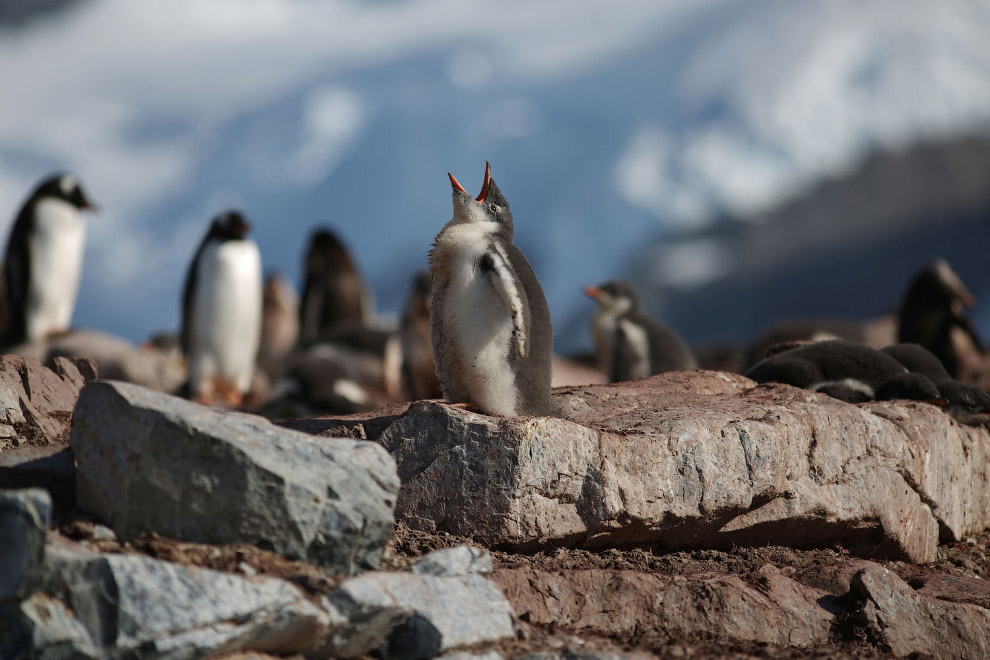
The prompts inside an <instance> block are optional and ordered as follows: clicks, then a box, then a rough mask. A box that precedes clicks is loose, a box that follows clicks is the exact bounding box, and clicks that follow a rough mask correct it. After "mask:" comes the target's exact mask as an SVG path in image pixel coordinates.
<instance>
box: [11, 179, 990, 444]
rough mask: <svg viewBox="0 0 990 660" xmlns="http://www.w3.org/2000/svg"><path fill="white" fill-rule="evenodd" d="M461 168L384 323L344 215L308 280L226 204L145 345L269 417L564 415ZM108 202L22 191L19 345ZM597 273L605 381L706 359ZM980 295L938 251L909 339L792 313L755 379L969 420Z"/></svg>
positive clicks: (50, 322) (63, 287)
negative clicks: (431, 407)
mask: <svg viewBox="0 0 990 660" xmlns="http://www.w3.org/2000/svg"><path fill="white" fill-rule="evenodd" d="M448 178H449V180H450V184H451V196H452V202H453V214H452V217H451V219H450V220H449V222H447V223H446V224H445V225H444V226H443V228H442V229H441V230H440V232H439V233H438V234H437V235H436V238H435V240H434V243H433V247H432V249H431V250H430V251H429V255H428V256H429V271H428V272H427V271H424V272H421V273H418V274H416V276H415V277H414V279H413V282H412V287H411V288H410V293H409V298H408V301H407V303H406V306H405V309H404V310H403V312H402V316H401V321H400V324H399V328H398V330H397V331H392V330H390V329H388V328H383V327H380V326H379V325H378V324H377V321H376V319H375V317H374V313H373V309H374V303H373V296H372V293H371V290H370V288H369V287H368V286H367V284H366V283H365V281H364V279H363V277H362V276H361V273H360V271H359V269H358V267H357V263H356V261H355V260H354V258H353V257H352V256H351V254H350V252H349V251H348V249H347V247H346V245H345V243H344V242H343V241H342V240H341V238H340V237H339V236H338V235H337V234H335V233H334V232H333V231H332V230H331V229H330V228H327V227H320V228H317V229H316V230H315V231H314V232H313V233H312V235H311V237H310V240H309V245H308V247H307V250H306V252H305V257H304V259H303V272H302V273H301V275H302V278H301V281H302V282H303V290H302V295H301V297H297V296H296V294H295V291H294V290H293V288H292V285H291V283H290V282H289V281H288V280H287V279H286V278H285V277H283V276H280V275H278V274H269V275H268V277H267V279H263V273H262V266H261V263H262V262H261V253H260V250H259V247H258V245H257V244H256V243H255V242H254V241H253V240H252V239H251V238H250V236H249V234H250V224H249V223H248V221H247V219H246V218H245V216H244V214H243V213H241V212H239V211H236V210H229V211H226V212H223V213H221V214H219V215H217V216H216V217H215V218H213V219H212V221H211V222H210V224H209V226H208V228H207V231H206V233H205V235H204V236H203V238H202V240H201V241H200V243H199V245H198V247H197V249H196V251H195V253H194V255H193V256H192V259H191V260H190V263H189V266H188V270H187V273H186V277H185V283H184V286H183V290H182V296H181V319H180V329H179V332H178V336H175V335H171V336H170V335H168V334H167V333H165V334H161V333H160V334H158V335H156V336H155V340H154V341H153V342H150V343H149V344H148V345H147V346H148V350H155V351H160V352H162V353H163V354H168V355H169V356H173V354H175V353H178V352H179V351H181V359H182V360H183V361H184V364H185V367H186V373H187V380H186V383H185V385H184V386H183V387H182V388H181V390H180V391H179V393H182V394H184V395H186V396H188V397H190V398H192V399H195V400H197V401H200V402H202V403H206V404H214V405H223V406H228V407H244V408H248V409H253V410H258V411H260V412H262V413H263V414H267V415H270V416H273V417H290V416H303V415H310V414H321V413H349V412H357V411H361V410H368V409H371V408H373V407H375V406H376V405H379V404H382V403H385V402H389V401H402V400H415V399H423V398H440V397H443V398H445V399H447V400H448V401H449V402H450V403H453V404H455V405H460V406H463V407H467V408H471V409H475V410H477V411H480V412H482V413H486V414H490V415H500V416H552V415H559V414H560V412H561V410H560V406H559V405H558V404H557V402H556V401H555V400H554V399H553V397H552V395H551V371H552V368H551V365H552V361H553V326H552V323H551V319H550V312H549V308H548V306H547V301H546V297H545V295H544V293H543V289H542V287H541V285H540V282H539V279H538V278H537V276H536V274H535V272H534V271H533V268H532V267H531V266H530V264H529V262H528V260H527V259H526V256H525V255H524V254H523V252H522V251H521V250H520V249H519V248H518V247H517V246H516V245H515V244H514V243H513V237H514V219H513V214H512V210H511V208H510V206H509V202H508V200H507V199H506V197H505V195H504V194H503V193H502V191H501V190H500V189H499V187H498V185H497V184H496V183H495V180H494V179H493V178H492V175H491V166H490V165H489V164H487V163H486V166H485V174H484V179H483V181H482V186H481V192H480V193H479V194H478V195H477V196H472V195H471V194H470V193H468V192H467V191H466V190H465V189H464V187H463V186H462V185H461V184H460V182H459V181H458V180H457V179H456V178H455V177H454V175H453V174H449V173H448ZM95 209H96V206H95V204H93V203H92V201H91V200H90V198H89V197H88V195H87V193H86V192H85V191H84V189H83V187H82V185H81V184H80V182H79V181H78V180H77V179H76V178H75V177H74V176H73V175H71V174H56V175H54V176H51V177H49V178H47V179H45V180H43V181H42V182H41V183H40V184H38V186H37V187H36V188H35V189H34V191H33V192H32V193H31V194H30V195H29V197H28V199H27V200H26V201H25V202H24V204H23V205H22V207H21V208H20V210H19V212H18V213H17V215H16V216H15V219H14V223H13V225H12V228H11V230H10V233H9V236H8V239H7V245H6V250H5V254H4V264H3V271H2V273H3V281H2V285H3V289H2V291H3V307H2V315H0V333H2V341H3V345H4V348H5V350H6V351H9V352H16V351H18V350H21V347H22V346H27V345H32V344H33V345H38V344H39V343H41V344H43V343H44V342H46V341H52V339H53V338H55V337H58V336H61V335H64V334H66V333H69V332H70V324H71V320H72V315H73V311H74V308H75V304H76V297H77V293H78V290H79V282H80V276H81V271H82V261H83V252H84V248H85V236H86V226H85V221H84V218H83V211H87V210H95ZM584 291H585V293H586V294H587V295H588V296H589V297H590V298H591V299H592V300H593V301H594V303H595V304H596V309H595V311H594V313H593V314H592V315H591V333H590V335H591V339H592V342H593V345H594V353H595V361H596V362H597V365H598V368H599V369H600V371H601V373H602V374H604V376H605V378H606V379H607V380H608V381H609V382H619V381H625V380H632V379H640V378H646V377H649V376H651V375H654V374H658V373H662V372H665V371H679V370H689V369H696V368H698V365H699V360H698V358H697V357H696V356H695V355H694V354H693V353H692V351H691V349H690V348H689V347H688V345H687V344H686V342H685V341H684V340H683V339H682V338H681V337H680V336H679V335H678V334H677V333H676V331H675V330H673V329H672V328H670V327H668V326H666V325H664V324H663V323H661V322H659V321H658V320H656V319H653V318H651V317H649V316H648V315H647V314H646V313H644V311H643V309H642V305H641V303H640V298H639V295H638V294H637V292H636V290H635V289H634V288H633V286H632V285H631V284H630V283H628V282H623V281H610V282H606V283H604V284H600V285H598V286H587V287H586V288H585V289H584ZM973 304H974V299H973V296H972V294H970V293H969V291H968V290H967V289H966V287H965V285H964V284H963V283H962V281H961V279H960V278H959V276H958V275H956V273H954V272H953V271H952V269H951V268H950V267H949V265H948V264H947V263H946V262H944V261H936V262H934V263H932V264H930V265H928V266H926V267H925V268H924V269H922V270H921V271H920V272H919V273H918V274H917V276H916V277H915V278H914V279H913V280H912V281H911V282H910V283H909V285H908V287H907V291H906V294H905V296H904V299H903V301H902V303H901V305H900V308H899V309H898V311H897V323H896V325H897V337H896V341H897V343H894V344H891V345H887V346H885V347H884V348H882V349H877V348H873V347H870V346H868V345H866V343H865V342H866V335H865V333H864V330H863V327H862V326H859V325H858V324H855V323H852V322H848V321H841V320H815V321H808V320H798V321H789V322H785V323H782V324H779V325H777V326H775V327H773V328H771V329H769V330H768V331H767V332H766V333H765V334H764V335H763V336H761V337H759V338H757V339H756V340H755V342H754V343H753V345H752V347H751V348H750V350H749V353H748V355H746V356H744V357H741V358H740V359H739V361H738V362H735V363H736V364H746V365H747V366H746V367H745V369H744V371H745V375H746V376H748V377H749V378H751V379H752V380H754V381H756V382H757V383H768V382H776V383H785V384H789V385H792V386H795V387H800V388H804V389H807V390H811V391H814V392H819V393H822V394H826V395H828V396H831V397H834V398H837V399H841V400H843V401H846V402H849V403H860V402H864V401H870V400H889V399H909V400H915V401H923V402H927V403H930V404H932V405H937V406H940V407H943V408H944V409H945V410H946V411H947V412H948V413H949V414H951V415H953V416H954V417H955V418H956V419H957V420H959V421H961V422H964V423H967V424H986V423H990V394H988V393H987V392H985V391H984V390H983V389H981V388H980V387H977V386H976V385H974V384H973V382H976V381H977V380H978V378H979V377H980V374H981V373H982V372H983V369H982V358H983V346H982V343H981V341H980V339H979V334H978V332H977V330H976V328H975V327H974V325H973V323H972V321H971V320H970V318H969V317H968V316H967V314H966V311H965V310H966V308H967V307H972V305H973ZM718 359H719V360H721V361H722V363H727V360H726V356H720V357H719V358H718ZM728 361H729V362H731V360H728Z"/></svg>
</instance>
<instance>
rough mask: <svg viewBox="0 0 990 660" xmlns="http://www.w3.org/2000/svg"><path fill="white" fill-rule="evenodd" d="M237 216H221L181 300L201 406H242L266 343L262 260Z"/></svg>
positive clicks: (185, 346) (185, 343)
mask: <svg viewBox="0 0 990 660" xmlns="http://www.w3.org/2000/svg"><path fill="white" fill-rule="evenodd" d="M249 231H250V225H248V223H247V221H246V220H245V219H244V217H243V216H242V215H241V214H240V213H239V212H237V211H227V212H225V213H222V214H221V215H219V216H217V217H216V218H215V219H214V220H213V222H212V224H211V225H210V229H209V231H208V232H207V233H206V236H205V237H204V238H203V241H202V242H201V243H200V245H199V248H198V249H197V250H196V254H195V256H194V257H193V260H192V263H191V264H190V265H189V271H188V273H187V274H186V283H185V287H184V288H183V294H182V333H181V343H182V350H183V352H184V353H185V355H186V357H187V359H188V361H189V383H188V385H189V392H190V395H191V396H192V397H193V398H194V399H195V400H197V401H199V402H201V403H213V402H214V401H215V400H216V399H217V398H219V400H220V401H222V402H223V403H225V404H228V405H233V406H236V405H240V404H241V401H242V400H243V398H244V394H245V393H246V392H247V391H248V389H249V387H250V385H251V379H252V376H253V375H254V368H255V359H256V357H257V355H258V344H259V342H260V339H261V305H262V291H261V254H260V253H259V251H258V246H257V245H256V244H255V242H254V241H252V240H251V239H249V238H248V237H247V234H248V232H249Z"/></svg>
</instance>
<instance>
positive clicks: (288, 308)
mask: <svg viewBox="0 0 990 660" xmlns="http://www.w3.org/2000/svg"><path fill="white" fill-rule="evenodd" d="M298 340H299V296H298V295H297V294H296V290H295V288H294V287H293V286H292V282H290V281H289V280H288V279H287V278H285V277H284V276H282V275H281V274H278V273H272V274H270V275H269V276H268V277H267V278H266V279H265V286H264V293H263V295H262V306H261V348H260V349H259V351H258V366H259V367H260V368H261V370H262V371H263V372H264V373H265V374H266V375H267V377H268V379H269V382H274V381H275V380H276V379H277V378H278V377H279V376H281V375H282V373H283V372H284V369H285V360H286V358H288V357H289V354H290V353H292V349H294V348H295V346H296V342H297V341H298Z"/></svg>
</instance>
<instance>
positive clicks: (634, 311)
mask: <svg viewBox="0 0 990 660" xmlns="http://www.w3.org/2000/svg"><path fill="white" fill-rule="evenodd" d="M584 292H585V293H586V294H587V295H588V296H589V297H591V298H593V299H594V300H595V302H597V303H598V311H597V312H595V315H594V317H593V318H592V320H591V335H592V337H593V338H594V340H595V353H596V354H597V355H598V363H599V366H600V367H601V369H602V371H604V372H605V373H606V374H608V378H609V382H611V383H617V382H619V381H623V380H635V379H637V378H646V377H647V376H652V375H654V374H659V373H663V372H665V371H681V370H684V369H697V368H698V363H697V361H696V360H695V359H694V354H692V353H691V349H689V348H688V346H687V344H685V343H684V340H683V339H681V337H680V335H678V334H677V333H676V332H674V331H673V330H671V329H670V328H668V327H667V326H665V325H663V324H662V323H660V322H658V321H655V320H653V319H651V318H650V317H648V316H646V315H645V314H643V312H642V311H641V309H640V302H639V295H638V294H637V293H636V290H635V289H634V288H633V287H632V285H631V284H629V283H628V282H607V283H605V284H602V285H601V286H599V287H593V286H589V287H587V288H585V290H584Z"/></svg>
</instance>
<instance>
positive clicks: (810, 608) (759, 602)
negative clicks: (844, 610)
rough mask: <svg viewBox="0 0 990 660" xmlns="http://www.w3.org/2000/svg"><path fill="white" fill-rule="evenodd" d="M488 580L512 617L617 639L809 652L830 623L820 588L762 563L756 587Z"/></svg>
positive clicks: (524, 577) (575, 573)
mask: <svg viewBox="0 0 990 660" xmlns="http://www.w3.org/2000/svg"><path fill="white" fill-rule="evenodd" d="M494 580H495V582H496V583H497V584H499V585H500V586H501V587H502V589H503V591H504V592H505V595H506V597H507V598H508V599H509V601H510V602H511V603H512V606H513V608H514V609H515V611H516V614H517V615H518V616H519V617H520V618H522V619H524V620H526V621H528V622H530V623H532V624H537V625H551V624H553V625H559V626H561V627H562V628H564V629H566V630H577V631H586V632H593V633H596V634H600V635H604V636H610V637H623V636H629V635H635V634H636V633H637V632H639V631H643V630H655V631H659V632H661V633H663V634H665V635H669V636H671V637H672V638H681V639H683V638H689V639H690V638H696V637H701V638H705V639H729V640H737V641H755V642H761V643H769V644H779V645H784V646H800V647H807V646H812V645H816V644H823V643H825V642H826V641H827V640H828V639H829V636H830V633H831V629H832V624H833V621H834V619H835V614H834V612H833V611H832V610H831V609H829V608H828V607H826V606H825V605H826V604H827V603H830V602H831V600H833V599H830V598H829V597H828V594H826V593H825V592H824V591H821V590H818V589H813V588H810V587H806V586H804V585H802V584H800V583H798V582H795V581H794V580H791V579H790V578H788V577H786V576H784V575H782V574H781V573H780V571H779V569H777V568H775V567H774V566H772V565H766V566H764V567H763V568H762V569H760V571H759V573H758V575H757V576H756V580H755V583H754V584H750V583H747V582H746V581H744V580H743V579H742V578H740V577H739V576H736V575H717V576H710V575H694V576H684V575H660V574H657V575H651V574H646V573H641V572H638V571H629V570H609V569H585V570H564V571H559V572H545V571H535V570H533V569H531V568H517V569H507V570H500V571H499V572H498V573H496V574H495V576H494Z"/></svg>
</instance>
